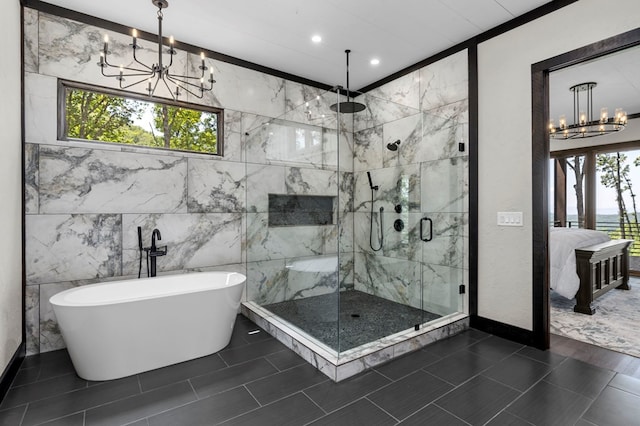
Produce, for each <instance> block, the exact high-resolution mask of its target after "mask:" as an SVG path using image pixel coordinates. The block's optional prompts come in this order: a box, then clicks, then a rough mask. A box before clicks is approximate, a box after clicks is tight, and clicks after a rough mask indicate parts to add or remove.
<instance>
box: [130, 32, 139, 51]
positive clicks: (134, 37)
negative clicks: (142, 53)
mask: <svg viewBox="0 0 640 426" xmlns="http://www.w3.org/2000/svg"><path fill="white" fill-rule="evenodd" d="M131 35H132V36H133V44H132V46H133V47H134V48H135V47H136V39H137V38H138V30H136V29H135V28H134V29H133V30H132V31H131Z"/></svg>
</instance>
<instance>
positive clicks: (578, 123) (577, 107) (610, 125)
mask: <svg viewBox="0 0 640 426" xmlns="http://www.w3.org/2000/svg"><path fill="white" fill-rule="evenodd" d="M596 86H597V83H594V82H588V83H580V84H576V85H575V86H571V87H570V88H569V90H570V91H571V92H573V124H567V119H566V117H565V116H564V115H561V116H560V118H559V125H558V127H556V125H555V123H554V122H553V120H550V121H549V134H550V136H551V137H552V138H553V139H575V138H591V137H594V136H602V135H607V134H609V133H615V132H619V131H621V130H623V129H624V128H625V126H626V125H627V113H626V112H625V111H623V110H622V108H616V110H615V114H614V115H613V117H609V111H608V110H607V108H606V107H604V108H601V109H600V119H599V120H594V119H593V88H594V87H596ZM581 93H584V94H585V95H586V96H583V100H584V104H583V103H581V99H580V94H581ZM585 111H586V112H585Z"/></svg>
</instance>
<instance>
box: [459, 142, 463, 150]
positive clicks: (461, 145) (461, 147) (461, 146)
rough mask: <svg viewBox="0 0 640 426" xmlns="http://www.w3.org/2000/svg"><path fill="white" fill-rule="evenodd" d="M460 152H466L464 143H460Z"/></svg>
mask: <svg viewBox="0 0 640 426" xmlns="http://www.w3.org/2000/svg"><path fill="white" fill-rule="evenodd" d="M458 151H460V152H464V142H459V143H458Z"/></svg>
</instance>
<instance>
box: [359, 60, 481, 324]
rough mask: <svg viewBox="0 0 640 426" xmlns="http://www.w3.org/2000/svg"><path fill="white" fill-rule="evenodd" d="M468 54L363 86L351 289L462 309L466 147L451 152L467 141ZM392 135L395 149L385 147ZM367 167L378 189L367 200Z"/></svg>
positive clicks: (443, 309)
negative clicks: (367, 88) (377, 85)
mask: <svg viewBox="0 0 640 426" xmlns="http://www.w3.org/2000/svg"><path fill="white" fill-rule="evenodd" d="M466 55H467V52H466V51H462V52H459V53H456V54H454V55H452V56H450V57H448V58H445V59H443V60H441V61H438V62H436V63H433V64H431V65H428V66H426V67H424V68H422V69H420V70H418V71H415V72H413V73H411V74H408V75H405V76H403V77H401V78H399V79H397V80H395V81H393V82H391V83H389V84H386V85H384V86H382V87H380V88H377V89H374V90H372V91H371V92H369V93H367V94H366V95H365V96H364V98H365V99H366V100H367V103H368V109H367V110H366V112H363V115H359V116H357V117H356V118H355V124H354V130H355V131H354V136H353V140H354V181H355V188H354V216H355V217H354V262H355V266H354V274H355V277H354V286H355V288H356V289H358V290H361V291H366V292H368V293H372V294H376V295H378V296H381V297H385V298H388V299H391V300H394V301H397V302H400V303H404V304H408V305H411V306H415V307H420V306H422V307H424V309H426V310H429V311H431V312H434V313H437V314H441V315H446V314H449V313H452V312H457V311H460V310H461V309H462V305H461V303H462V297H461V296H459V295H458V293H457V292H458V286H459V285H460V284H466V282H467V280H468V264H467V259H468V255H467V253H468V251H467V248H468V211H469V209H468V204H469V200H468V192H469V191H468V151H467V150H465V151H459V149H458V144H459V143H461V142H462V143H467V142H468V122H469V119H468V76H467V56H466ZM387 99H388V100H391V101H392V102H388V101H385V100H387ZM397 140H399V141H400V144H399V148H398V150H397V151H390V150H388V149H387V148H386V146H387V144H390V143H393V142H395V141H397ZM367 172H370V173H371V178H372V181H373V184H374V185H378V187H379V189H378V190H377V191H374V192H373V205H372V201H371V200H372V191H371V189H370V186H369V180H368V177H367ZM396 207H398V208H400V212H399V213H398V212H397V210H396ZM380 208H382V209H383V211H382V212H380ZM372 218H373V225H371V219H372ZM422 218H429V219H430V220H431V223H432V233H431V234H432V235H431V236H432V239H431V241H429V242H424V241H421V234H420V223H421V219H422ZM381 219H382V225H381V224H380V220H381ZM398 220H400V221H402V224H403V225H404V227H403V228H402V229H401V230H400V231H398V230H396V229H395V228H394V223H395V222H396V221H398ZM428 224H429V221H426V220H425V221H423V228H424V235H422V237H424V238H427V237H428V236H429V232H428V230H429V228H430V227H429V225H428ZM380 229H382V236H383V241H382V244H381V249H380V250H379V251H375V250H373V249H372V247H371V245H372V243H373V247H374V248H376V249H377V248H378V247H380V245H379V244H380V239H379V238H380Z"/></svg>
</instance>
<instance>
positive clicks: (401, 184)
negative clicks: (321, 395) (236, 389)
mask: <svg viewBox="0 0 640 426" xmlns="http://www.w3.org/2000/svg"><path fill="white" fill-rule="evenodd" d="M351 95H352V96H353V93H351ZM345 99H346V98H345V97H343V96H342V95H341V94H339V93H337V92H335V91H327V92H324V93H322V94H318V95H316V96H313V97H309V99H307V100H305V101H303V102H301V103H300V105H298V106H297V107H294V108H292V109H291V110H290V111H288V112H287V113H286V114H285V115H284V116H282V117H278V118H265V117H254V118H252V119H251V120H250V121H248V122H247V123H245V128H246V129H248V130H246V133H245V135H244V143H245V146H246V153H247V162H248V165H247V176H248V182H247V208H248V214H247V250H246V253H247V293H246V295H247V301H246V302H244V303H243V306H242V312H243V314H244V315H245V316H248V317H249V318H250V319H252V320H253V321H255V322H256V323H257V324H258V325H260V326H261V327H263V328H265V329H266V330H267V331H268V332H269V333H271V334H272V335H273V336H275V337H276V338H278V339H279V340H280V341H282V342H283V343H284V344H285V345H287V346H288V347H290V348H292V349H293V350H294V351H296V352H297V353H298V354H300V355H301V356H302V357H303V358H305V359H306V360H307V361H309V362H310V363H312V364H313V365H315V366H316V367H317V368H318V369H320V370H321V371H323V372H324V373H325V374H327V375H328V376H329V377H330V378H332V379H333V380H335V381H339V380H342V379H345V378H347V377H350V376H352V375H354V374H358V373H359V372H361V371H363V370H365V369H367V368H370V367H372V366H375V365H377V364H380V363H383V362H386V361H388V360H389V359H391V358H393V357H396V356H399V355H402V354H404V353H407V352H410V351H413V350H416V349H419V348H420V347H422V346H424V345H426V344H428V343H430V342H433V341H436V340H439V339H442V338H446V337H448V336H450V335H453V334H456V333H458V332H460V331H462V330H464V329H465V328H467V327H468V315H467V312H466V306H467V302H466V299H465V298H466V295H465V294H460V292H459V288H460V286H461V285H466V282H467V277H468V273H467V260H466V258H467V255H466V245H467V235H468V231H467V228H468V227H467V221H468V206H467V204H468V201H467V175H468V173H467V158H466V157H465V156H464V153H462V152H459V151H458V150H457V144H458V141H459V140H460V139H462V138H464V135H466V132H467V124H466V122H465V118H464V117H465V115H464V114H462V115H461V116H460V117H457V116H456V117H453V119H452V116H451V111H448V112H447V113H446V114H444V113H443V114H442V115H439V114H438V112H437V111H435V112H434V111H431V112H425V111H420V110H418V109H416V108H411V107H409V106H406V105H401V104H397V103H394V102H391V101H389V100H384V99H380V98H376V97H373V96H370V95H368V94H361V95H359V96H357V98H355V100H356V101H357V102H358V103H360V104H362V105H364V106H365V108H364V109H363V110H362V109H359V110H358V111H357V112H350V113H344V112H340V108H335V105H339V104H340V103H341V102H344V101H345ZM332 106H334V109H335V110H336V111H334V110H332ZM400 141H401V142H400ZM438 145H440V146H438ZM374 183H375V185H374ZM424 217H429V219H430V221H431V222H430V223H431V228H430V234H431V235H430V238H429V240H428V241H427V239H425V238H423V235H422V232H421V227H422V226H423V218H424ZM372 241H373V242H375V244H372Z"/></svg>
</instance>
